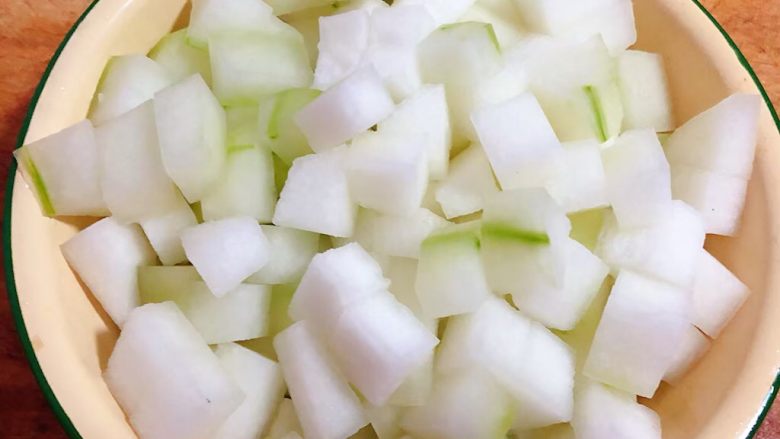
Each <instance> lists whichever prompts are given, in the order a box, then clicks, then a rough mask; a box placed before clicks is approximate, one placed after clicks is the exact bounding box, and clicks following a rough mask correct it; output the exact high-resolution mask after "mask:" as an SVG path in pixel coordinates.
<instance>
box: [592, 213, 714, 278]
mask: <svg viewBox="0 0 780 439" xmlns="http://www.w3.org/2000/svg"><path fill="white" fill-rule="evenodd" d="M704 238H705V235H704V227H703V225H702V222H701V218H700V217H699V215H698V213H697V212H696V211H695V210H693V208H691V207H690V206H688V205H687V204H685V203H683V202H682V201H673V202H672V203H671V208H670V209H668V210H667V212H666V213H665V214H664V215H663V217H661V218H659V219H658V221H657V222H656V223H655V224H654V225H652V226H649V227H644V228H637V229H622V228H620V227H618V225H617V222H616V221H615V217H614V216H613V215H609V216H607V218H605V223H604V228H603V230H602V233H601V236H600V237H599V242H598V244H597V246H596V250H595V253H596V254H597V255H598V256H599V257H600V258H602V259H603V260H604V262H606V263H607V265H609V266H610V267H612V268H613V271H616V270H617V269H630V270H633V271H637V272H640V273H644V274H645V275H647V276H651V277H655V278H657V279H660V280H663V281H666V282H669V283H671V284H674V285H678V286H680V287H682V288H690V287H691V286H692V285H693V282H694V277H695V275H696V267H697V264H698V261H699V255H700V252H701V249H702V246H703V245H704Z"/></svg>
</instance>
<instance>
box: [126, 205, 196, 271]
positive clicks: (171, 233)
mask: <svg viewBox="0 0 780 439" xmlns="http://www.w3.org/2000/svg"><path fill="white" fill-rule="evenodd" d="M197 224H198V220H197V218H196V217H195V213H194V212H193V211H192V208H190V205H189V204H187V201H186V200H185V199H184V197H182V196H181V195H179V201H178V202H177V203H176V206H174V207H173V208H172V209H171V210H169V211H167V212H165V213H163V214H162V215H159V216H156V217H154V218H148V219H144V220H141V222H140V225H141V228H143V230H144V234H146V237H147V238H148V239H149V242H150V243H151V244H152V247H153V248H154V251H155V252H157V256H158V257H159V258H160V262H162V263H163V265H176V264H180V263H182V262H186V261H187V255H185V254H184V247H182V245H181V233H182V232H183V231H184V229H186V228H188V227H193V226H195V225H197Z"/></svg>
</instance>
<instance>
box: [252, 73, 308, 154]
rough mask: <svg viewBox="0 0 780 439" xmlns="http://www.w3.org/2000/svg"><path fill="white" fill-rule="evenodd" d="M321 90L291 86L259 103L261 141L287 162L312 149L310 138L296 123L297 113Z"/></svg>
mask: <svg viewBox="0 0 780 439" xmlns="http://www.w3.org/2000/svg"><path fill="white" fill-rule="evenodd" d="M320 93H321V92H320V91H319V90H313V89H308V88H298V89H291V90H285V91H283V92H281V93H279V94H277V95H274V96H272V97H270V98H268V99H265V100H263V101H262V102H261V103H260V121H259V126H260V138H261V144H262V145H264V146H266V147H268V148H270V149H271V151H273V152H274V154H276V155H277V156H279V158H280V159H282V161H283V162H284V163H286V164H288V165H290V164H292V162H293V160H295V159H297V158H298V157H302V156H304V155H306V154H311V153H312V149H311V147H309V142H308V141H307V140H306V137H305V136H304V135H303V133H301V130H300V129H299V128H298V125H296V124H295V115H296V114H297V113H298V111H299V110H300V109H301V108H303V107H305V106H306V105H308V104H309V103H310V102H311V101H313V100H314V99H315V98H317V96H319V95H320Z"/></svg>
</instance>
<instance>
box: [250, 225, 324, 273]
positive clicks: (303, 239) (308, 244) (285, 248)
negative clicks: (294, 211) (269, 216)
mask: <svg viewBox="0 0 780 439" xmlns="http://www.w3.org/2000/svg"><path fill="white" fill-rule="evenodd" d="M261 227H262V228H263V234H264V235H265V236H266V238H268V242H269V243H270V245H271V254H272V255H273V257H272V258H271V259H269V261H268V263H266V264H265V266H264V267H263V268H261V269H260V271H258V272H257V273H255V274H253V275H252V276H250V277H249V278H248V279H247V281H248V282H252V283H257V284H265V285H279V284H289V283H293V282H297V281H298V280H300V278H301V276H303V273H304V271H306V267H308V265H309V262H310V261H311V259H312V258H313V257H314V255H315V254H317V251H318V249H319V242H320V237H319V235H317V234H316V233H311V232H306V231H303V230H296V229H290V228H287V227H278V226H266V225H263V226H261Z"/></svg>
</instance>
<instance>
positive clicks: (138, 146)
mask: <svg viewBox="0 0 780 439" xmlns="http://www.w3.org/2000/svg"><path fill="white" fill-rule="evenodd" d="M95 138H96V140H97V142H98V145H99V147H100V156H101V171H100V172H101V181H100V186H101V188H102V191H103V199H104V200H105V202H106V205H107V206H108V208H109V210H111V213H112V214H113V215H114V216H115V217H116V218H117V219H118V220H121V221H125V222H138V221H142V220H144V219H148V218H154V217H156V216H159V215H161V214H164V213H166V212H168V211H169V210H171V209H174V208H175V207H176V206H178V205H179V202H180V198H181V195H180V194H179V191H178V190H176V187H175V186H174V184H173V182H172V181H171V179H170V178H169V177H168V175H167V174H166V172H165V168H164V167H163V162H162V160H161V158H160V150H159V147H158V140H157V132H156V129H155V123H154V111H153V108H152V104H151V102H147V103H145V104H143V105H141V106H139V107H137V108H135V109H134V110H131V111H129V112H127V113H124V114H123V115H121V116H119V117H117V118H116V119H112V120H109V121H107V122H105V123H103V124H102V125H100V126H98V127H97V128H96V130H95Z"/></svg>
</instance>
